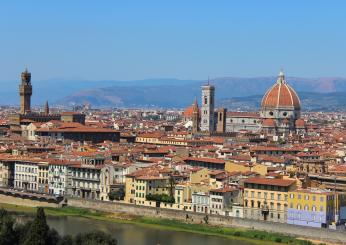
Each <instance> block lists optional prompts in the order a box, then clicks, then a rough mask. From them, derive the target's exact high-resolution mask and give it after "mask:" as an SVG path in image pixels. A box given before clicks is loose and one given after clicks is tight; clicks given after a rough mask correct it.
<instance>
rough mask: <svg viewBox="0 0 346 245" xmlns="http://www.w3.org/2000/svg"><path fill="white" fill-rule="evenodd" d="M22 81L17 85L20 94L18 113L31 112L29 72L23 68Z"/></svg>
mask: <svg viewBox="0 0 346 245" xmlns="http://www.w3.org/2000/svg"><path fill="white" fill-rule="evenodd" d="M21 78H22V83H21V84H20V85H19V96H20V114H27V113H30V112H31V95H32V86H31V73H30V72H28V70H27V69H25V71H24V72H22V75H21Z"/></svg>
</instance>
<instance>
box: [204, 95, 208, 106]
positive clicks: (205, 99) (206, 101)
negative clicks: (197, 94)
mask: <svg viewBox="0 0 346 245" xmlns="http://www.w3.org/2000/svg"><path fill="white" fill-rule="evenodd" d="M204 104H205V105H206V104H208V97H207V96H204Z"/></svg>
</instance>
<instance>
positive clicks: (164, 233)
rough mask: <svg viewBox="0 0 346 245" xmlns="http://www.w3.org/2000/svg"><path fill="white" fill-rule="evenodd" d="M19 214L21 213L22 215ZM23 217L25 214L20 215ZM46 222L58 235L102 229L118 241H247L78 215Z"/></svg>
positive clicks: (128, 244) (202, 244) (136, 244)
mask: <svg viewBox="0 0 346 245" xmlns="http://www.w3.org/2000/svg"><path fill="white" fill-rule="evenodd" d="M22 218H23V217H22ZM24 219H25V218H24ZM47 223H48V225H49V226H50V227H51V228H54V229H55V230H57V231H58V233H59V234H60V235H76V234H78V233H81V232H89V231H96V230H99V231H103V232H106V233H108V234H112V236H114V237H115V238H116V239H117V241H118V244H119V245H185V244H186V245H226V244H227V245H250V244H252V243H249V242H244V241H239V240H230V239H226V238H222V237H216V236H208V235H202V234H194V233H188V232H181V231H172V230H165V229H159V228H156V227H155V228H153V227H150V226H149V227H147V226H141V225H136V224H119V223H114V222H110V221H99V220H93V219H87V218H82V217H56V216H47Z"/></svg>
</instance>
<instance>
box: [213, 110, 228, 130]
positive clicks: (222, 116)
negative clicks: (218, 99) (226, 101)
mask: <svg viewBox="0 0 346 245" xmlns="http://www.w3.org/2000/svg"><path fill="white" fill-rule="evenodd" d="M226 115H227V109H226V108H220V109H219V110H218V111H217V124H216V131H217V132H218V133H225V132H226Z"/></svg>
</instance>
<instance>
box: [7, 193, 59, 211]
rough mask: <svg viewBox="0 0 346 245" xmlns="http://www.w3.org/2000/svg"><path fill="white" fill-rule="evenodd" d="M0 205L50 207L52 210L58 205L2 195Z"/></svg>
mask: <svg viewBox="0 0 346 245" xmlns="http://www.w3.org/2000/svg"><path fill="white" fill-rule="evenodd" d="M0 203H7V204H13V205H19V206H28V207H52V208H57V207H58V204H56V203H48V202H41V201H34V200H30V199H23V198H20V197H13V196H6V195H2V194H0Z"/></svg>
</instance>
